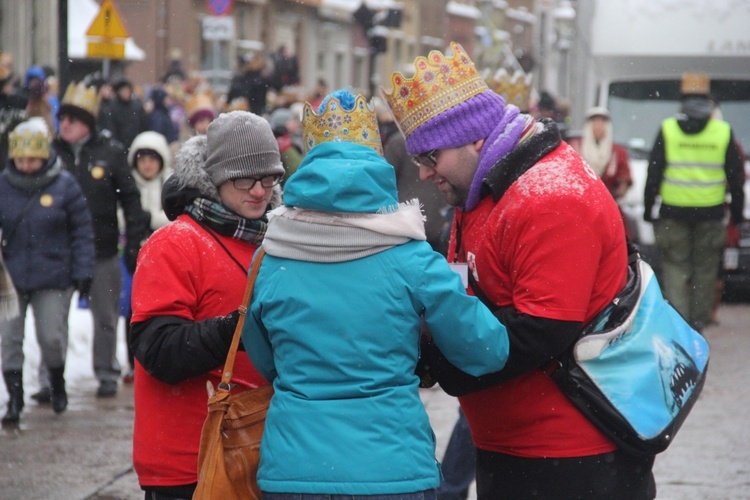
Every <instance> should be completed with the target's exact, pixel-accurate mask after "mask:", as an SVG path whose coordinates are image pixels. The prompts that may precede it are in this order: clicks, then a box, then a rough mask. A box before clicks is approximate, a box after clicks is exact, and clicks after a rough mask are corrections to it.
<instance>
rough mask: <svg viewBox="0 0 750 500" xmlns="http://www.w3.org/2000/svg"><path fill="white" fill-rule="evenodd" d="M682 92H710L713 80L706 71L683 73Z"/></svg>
mask: <svg viewBox="0 0 750 500" xmlns="http://www.w3.org/2000/svg"><path fill="white" fill-rule="evenodd" d="M680 92H681V93H683V94H709V93H710V92H711V81H710V80H709V79H708V75H707V74H705V73H685V74H683V75H682V82H681V84H680Z"/></svg>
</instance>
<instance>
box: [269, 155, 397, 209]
mask: <svg viewBox="0 0 750 500" xmlns="http://www.w3.org/2000/svg"><path fill="white" fill-rule="evenodd" d="M284 205H287V206H290V207H297V208H304V209H309V210H320V211H324V212H350V213H371V214H374V213H386V212H391V211H395V210H397V209H398V192H397V190H396V173H395V171H394V169H393V167H392V166H391V165H390V164H389V163H388V162H386V160H385V159H384V158H383V157H382V156H380V155H378V154H377V153H376V152H375V150H373V149H372V148H369V147H367V146H363V145H360V144H353V143H345V142H325V143H322V144H319V145H317V146H316V147H314V148H313V149H312V150H311V151H310V152H309V153H308V154H307V155H306V156H305V159H304V160H303V161H302V163H301V164H300V166H299V168H298V169H297V171H296V172H295V173H294V174H293V175H292V176H291V177H290V178H289V180H287V182H286V184H284Z"/></svg>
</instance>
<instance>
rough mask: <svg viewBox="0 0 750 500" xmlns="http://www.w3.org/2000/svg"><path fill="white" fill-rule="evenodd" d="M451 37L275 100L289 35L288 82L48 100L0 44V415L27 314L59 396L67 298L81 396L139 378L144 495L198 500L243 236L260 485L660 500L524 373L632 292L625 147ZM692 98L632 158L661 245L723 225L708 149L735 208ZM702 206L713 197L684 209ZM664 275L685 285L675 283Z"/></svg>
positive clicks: (643, 476) (723, 159)
mask: <svg viewBox="0 0 750 500" xmlns="http://www.w3.org/2000/svg"><path fill="white" fill-rule="evenodd" d="M450 48H451V51H450V53H447V54H442V53H440V52H439V51H432V52H430V53H429V54H428V55H426V57H425V56H420V57H418V58H417V60H416V61H415V63H414V73H413V75H410V76H405V75H402V74H401V73H394V74H393V75H391V77H390V83H391V86H390V87H391V88H390V89H386V90H384V92H383V98H382V99H381V98H377V97H375V98H372V100H370V101H368V100H367V99H366V98H365V96H361V95H357V94H354V93H352V92H351V91H349V90H337V91H335V92H332V93H329V92H328V91H327V89H325V82H319V84H320V85H319V88H316V89H315V91H314V92H313V93H312V94H310V95H308V96H304V97H301V96H299V94H295V93H294V92H292V91H291V90H290V89H292V88H295V86H296V85H297V84H298V82H299V76H298V74H297V72H298V70H297V69H296V64H295V63H294V59H293V57H292V56H290V55H289V53H288V51H287V50H286V49H285V48H284V47H281V48H280V49H279V51H278V53H276V54H274V58H275V59H276V65H277V67H279V68H284V72H283V74H278V73H275V74H273V75H271V74H269V73H268V72H267V71H266V69H265V68H266V67H265V64H264V61H263V60H262V58H259V55H258V54H252V55H251V56H248V57H245V58H243V59H242V61H241V68H240V71H239V72H238V74H237V76H236V77H235V79H233V81H232V83H231V85H230V87H229V91H228V93H227V94H226V95H225V96H217V95H214V93H212V92H211V89H210V87H209V86H208V85H207V84H206V83H205V82H201V81H193V80H190V79H188V78H185V77H184V75H180V74H179V72H175V75H176V76H173V77H170V78H167V79H165V81H164V82H161V83H159V84H155V85H153V86H151V87H150V88H149V89H148V92H146V93H143V92H141V90H142V89H139V88H137V87H136V86H134V85H133V83H132V82H130V81H129V80H127V79H124V78H118V79H115V80H113V81H111V82H104V81H98V82H97V81H83V82H73V83H71V85H70V86H69V87H68V89H66V92H65V93H64V96H63V98H62V99H61V101H60V102H59V103H53V100H52V99H49V100H46V101H45V102H46V103H47V106H45V105H39V102H38V101H39V98H40V96H45V95H47V96H49V97H52V96H53V95H54V93H53V92H50V90H49V89H50V87H51V86H52V83H54V82H51V81H50V80H49V78H50V77H49V76H48V77H45V76H44V72H43V71H42V70H39V71H37V69H35V68H34V69H33V71H32V68H30V69H29V72H27V74H26V79H25V82H24V88H26V87H28V89H27V95H25V96H22V95H21V93H19V92H14V90H13V88H12V87H13V85H12V82H13V80H14V75H13V72H12V70H11V69H8V68H9V66H8V61H7V60H3V61H0V62H1V63H2V64H0V71H2V72H0V80H1V81H0V83H2V86H3V92H2V96H1V97H2V102H0V104H2V115H0V123H1V124H2V126H3V130H2V131H3V142H2V144H3V154H4V155H6V156H7V157H8V159H7V161H4V163H3V171H2V174H0V199H1V200H2V201H0V227H1V228H2V238H3V245H2V250H3V251H2V257H3V259H4V268H7V272H8V275H9V276H10V278H11V280H12V282H13V284H14V285H15V286H14V290H13V291H14V293H15V295H16V298H17V300H18V303H19V312H20V314H19V315H17V316H15V317H0V320H1V321H0V329H1V330H0V334H1V338H2V344H1V347H2V371H3V377H4V379H5V383H6V386H7V388H8V393H9V397H10V399H9V402H8V409H7V413H6V414H5V416H4V417H3V423H4V424H14V423H16V422H18V421H19V420H20V418H21V415H22V411H23V408H24V393H23V373H22V369H23V364H24V356H23V349H22V345H23V338H24V324H25V315H26V312H27V308H28V306H29V305H31V307H32V309H33V311H34V316H35V321H36V330H37V339H38V342H39V344H40V348H41V351H42V363H41V365H40V372H39V374H38V376H39V383H40V386H41V387H42V390H41V391H40V392H39V393H38V394H35V395H34V396H33V397H34V399H36V400H37V401H39V402H40V403H51V406H52V409H53V410H54V412H55V413H58V414H59V413H62V412H64V411H65V409H66V407H67V395H66V389H65V380H64V369H65V358H66V349H67V322H68V311H69V308H70V303H71V299H72V297H73V295H74V293H76V292H77V293H78V295H79V297H82V298H87V299H88V307H89V308H90V311H91V315H92V321H93V326H94V328H93V332H94V342H93V351H94V352H93V354H94V356H93V371H94V374H95V376H96V378H97V380H98V382H99V386H98V389H97V392H96V396H97V397H102V398H106V397H112V396H114V395H115V394H117V391H118V388H119V384H120V383H121V380H123V379H122V376H123V372H125V373H124V375H125V379H124V380H125V381H126V382H131V383H133V384H134V397H135V425H134V436H133V461H134V465H135V470H136V473H137V475H138V480H139V484H140V486H141V488H142V489H143V490H144V492H145V497H146V498H147V499H183V498H191V497H192V494H193V492H194V490H195V488H196V484H197V480H198V477H197V457H198V447H199V442H200V433H201V428H202V425H203V422H204V420H205V417H206V413H207V410H206V401H207V395H206V392H205V391H206V382H207V381H209V382H212V383H214V384H216V383H218V382H219V380H220V379H221V369H222V366H223V363H224V360H225V357H226V355H227V352H228V350H229V345H230V341H231V339H232V336H233V333H234V330H235V327H236V325H237V323H238V319H239V312H238V307H239V305H240V303H241V300H242V294H243V291H244V284H245V280H246V277H247V274H248V269H249V268H250V266H251V263H252V260H253V256H254V255H257V250H258V249H259V248H260V247H261V246H262V247H263V248H264V250H265V254H266V256H265V257H264V261H263V263H262V266H261V268H260V273H259V275H258V280H257V284H256V288H255V293H254V295H253V297H252V300H251V302H250V304H247V306H248V312H247V320H246V322H245V325H244V330H243V332H242V337H243V349H244V350H245V351H246V355H244V354H243V355H240V356H239V357H238V358H237V364H236V365H235V372H234V373H233V381H234V384H233V387H232V390H233V391H235V392H238V391H243V390H247V389H250V388H255V387H259V386H262V385H267V384H271V385H272V386H273V387H274V390H275V394H274V397H273V399H272V401H271V406H270V409H269V412H268V417H267V422H266V429H265V434H264V438H263V441H262V452H261V463H260V468H259V471H258V483H259V485H260V488H261V489H262V490H263V494H264V498H269V499H278V500H281V499H286V498H290V495H292V494H293V495H294V498H302V499H307V498H317V495H323V494H324V495H331V498H339V497H338V495H342V496H343V495H347V496H348V497H351V496H356V497H359V496H368V495H377V496H378V498H387V499H391V498H393V499H395V498H401V499H414V500H416V499H434V498H440V499H451V498H466V495H467V490H468V486H469V484H470V483H471V481H473V480H474V479H476V485H477V493H478V496H479V498H480V499H490V498H491V499H497V498H531V497H534V496H538V497H540V498H628V499H633V498H637V499H650V498H654V497H655V494H656V491H655V482H654V477H653V474H652V467H653V462H654V456H653V455H650V456H632V455H630V454H628V453H625V452H624V451H622V450H620V449H618V447H617V446H616V445H615V444H614V443H613V442H612V441H611V440H610V439H609V438H608V437H607V436H606V435H605V434H603V433H602V432H601V431H600V430H599V429H598V428H596V427H595V426H594V425H593V424H592V423H591V422H590V421H589V420H588V419H587V418H586V417H585V416H584V415H583V414H582V413H581V412H580V411H579V410H578V409H577V408H576V407H575V406H574V405H573V404H572V403H571V401H570V400H568V398H567V397H566V396H565V395H564V394H563V393H562V392H561V390H560V389H559V388H558V387H557V386H556V385H555V383H554V382H553V381H552V380H551V379H550V378H549V377H548V376H547V375H546V373H545V372H544V370H543V368H544V367H545V366H546V365H547V363H549V361H550V360H551V359H555V358H557V357H558V356H560V354H561V353H562V352H563V351H564V350H565V349H566V348H567V347H568V346H569V345H571V344H572V342H573V341H574V340H575V338H576V336H577V335H578V333H579V332H580V330H581V328H582V326H583V325H585V324H586V323H587V322H588V321H589V320H590V319H591V318H592V317H594V316H595V315H596V314H597V313H598V312H599V311H600V310H602V309H603V308H604V307H605V306H606V305H607V304H608V303H609V302H610V301H611V300H612V298H613V297H614V296H615V295H616V294H617V293H618V292H619V291H620V289H621V288H622V287H623V286H624V284H625V282H626V279H627V258H628V257H627V238H628V230H627V227H626V224H625V222H624V219H623V217H622V214H621V212H620V210H619V207H618V204H617V200H618V199H619V198H621V197H622V196H623V195H624V193H625V192H626V191H627V189H629V188H630V186H631V185H632V179H631V177H630V171H629V167H628V157H627V152H626V151H625V149H624V148H622V147H620V146H618V145H616V144H614V142H613V139H612V126H613V124H612V123H611V122H610V116H609V113H608V111H607V110H606V109H605V108H592V109H591V110H590V111H589V112H588V114H587V117H586V126H585V129H584V131H583V134H582V136H581V137H580V138H572V137H570V138H569V137H565V136H564V132H565V129H566V126H565V123H566V122H565V120H564V118H561V115H560V113H559V112H560V106H558V105H556V104H554V103H552V102H551V101H550V100H551V96H549V95H548V94H545V95H543V96H542V97H543V98H542V99H540V100H539V101H540V102H538V103H536V105H535V106H531V103H530V102H528V100H527V101H526V102H524V103H521V104H519V105H513V104H510V103H509V102H506V98H507V96H503V95H501V94H499V93H498V92H496V91H495V90H493V89H492V88H491V87H490V86H489V85H488V83H487V82H486V81H485V80H484V79H483V78H482V77H481V75H480V73H479V72H478V71H477V69H476V68H475V66H474V63H473V62H472V61H471V59H470V58H469V56H468V55H467V54H466V53H465V51H464V50H463V48H462V47H461V46H460V45H459V44H457V43H451V47H450ZM11 63H12V61H11ZM446 96H447V97H446ZM34 99H35V100H36V101H35V103H34V105H33V106H32V104H31V103H32V100H34ZM707 99H708V96H707V95H704V94H703V93H700V94H696V92H693V93H689V94H687V97H686V100H685V101H684V107H683V108H684V109H683V110H682V113H683V114H684V115H686V116H687V118H683V119H680V120H676V121H674V122H672V121H669V120H668V121H666V122H665V124H664V126H663V128H662V130H661V131H660V135H659V138H658V139H657V147H656V148H655V151H654V153H653V154H652V158H651V166H650V169H649V182H648V183H647V193H646V194H647V196H646V201H647V206H646V208H647V213H646V214H645V217H646V218H647V219H648V218H651V219H652V220H653V218H654V215H653V214H651V213H650V209H651V205H652V202H653V199H654V198H655V197H656V196H657V194H658V195H659V196H661V198H662V201H663V204H662V209H661V210H662V212H661V216H662V218H663V219H665V220H669V221H670V224H669V225H668V226H667V225H666V224H664V225H663V227H662V228H661V229H659V231H657V238H658V239H660V240H662V241H666V240H667V239H668V238H671V239H670V241H672V240H674V241H677V240H675V238H677V236H676V235H675V234H674V233H675V231H677V230H678V229H680V230H682V229H681V228H682V225H683V224H684V225H685V226H686V229H685V230H684V231H683V232H687V231H688V229H687V228H690V230H694V229H695V230H697V228H694V227H693V226H694V225H695V224H696V223H695V221H694V220H692V219H696V218H697V219H698V220H699V222H700V224H699V225H700V227H703V226H706V227H710V229H711V231H713V232H712V233H711V236H710V238H709V237H707V239H710V240H711V243H712V244H714V243H716V241H718V240H719V239H720V234H719V233H720V232H721V228H720V227H718V226H719V224H717V223H716V219H717V217H716V215H717V214H718V213H719V211H720V209H719V208H717V207H721V210H723V203H724V201H723V200H724V194H725V191H724V190H719V189H718V188H717V187H716V186H715V184H716V183H715V182H712V181H713V180H715V179H714V178H713V177H711V178H710V179H708V178H707V177H706V176H708V175H714V174H716V172H715V171H716V170H717V169H716V168H713V167H714V166H716V165H720V166H721V167H722V168H721V169H720V170H721V172H726V173H724V174H722V175H724V177H722V179H727V180H728V181H729V186H730V190H731V192H732V200H733V202H732V207H731V208H732V215H733V217H735V219H738V220H741V217H742V215H741V210H739V207H741V206H742V203H743V201H744V200H743V198H742V195H741V190H740V191H737V186H736V183H737V182H738V179H739V177H738V175H739V174H737V172H736V168H737V164H736V162H735V152H736V149H735V148H733V146H732V145H733V141H732V135H731V129H730V128H729V127H728V125H726V126H725V124H724V122H721V121H719V120H715V119H713V118H710V111H711V110H710V109H709V108H710V106H708V104H707V102H706V101H707ZM305 101H306V102H305ZM548 107H552V108H553V109H552V111H553V113H552V114H548V115H545V114H544V113H545V112H546V111H545V110H546V109H547V108H548ZM532 113H533V114H532ZM699 125H700V126H699ZM706 127H709V132H710V133H709V132H705V130H706ZM692 135H695V136H696V137H695V138H694V139H695V140H698V141H703V142H706V141H708V142H711V141H713V142H711V143H712V144H713V143H717V144H720V145H721V146H722V148H720V149H721V150H720V152H718V153H716V154H715V155H713V156H711V157H707V156H706V157H701V158H699V160H700V161H702V162H703V163H705V165H706V169H705V174H706V176H704V178H702V179H703V181H705V182H704V185H702V187H701V189H703V190H702V191H700V192H699V193H693V192H690V193H682V192H679V191H675V189H673V187H670V179H676V181H675V182H674V185H675V186H679V185H680V182H678V181H680V180H683V181H684V179H678V177H679V176H680V175H681V174H680V173H679V172H678V170H679V169H678V166H679V164H680V162H685V161H690V159H689V158H688V156H687V153H686V152H685V151H681V150H680V147H679V146H675V145H674V143H673V141H674V140H675V139H679V138H682V139H684V136H688V137H690V136H692ZM708 142H706V143H708ZM701 144H702V143H701ZM716 175H718V174H716ZM665 179H666V181H665V182H662V181H663V180H665ZM683 184H684V183H683ZM659 189H661V191H659ZM696 197H697V198H699V199H709V198H710V200H713V201H715V203H713V202H711V203H708V205H706V204H704V205H701V208H700V209H698V210H689V209H688V207H692V205H690V204H689V202H694V201H695V199H696ZM735 197H736V198H737V199H736V200H735ZM686 203H687V204H686ZM722 213H723V212H722ZM672 219H675V220H674V221H673V220H672ZM683 219H685V221H684V222H680V221H682V220H683ZM701 224H702V225H701ZM714 233H715V234H714ZM681 234H682V233H681ZM51 242H54V243H51ZM661 246H664V247H665V250H666V249H667V248H666V243H662V244H661ZM670 246H671V247H674V248H673V249H674V250H677V249H678V248H677V247H680V248H682V246H684V245H682V244H681V243H680V244H676V243H672V244H670ZM706 251H707V252H708V251H710V250H706ZM670 259H672V260H674V259H677V257H671V256H670V257H669V258H668V260H667V262H670ZM673 266H674V267H673V268H670V269H668V271H669V273H671V274H669V275H668V276H669V278H668V279H667V280H666V287H667V293H668V294H674V295H673V296H674V297H678V296H679V295H678V294H679V293H682V292H681V291H680V290H681V289H682V288H684V287H685V286H686V284H685V282H684V279H683V278H684V275H685V272H683V271H681V270H680V269H681V268H677V263H674V264H673ZM714 267H715V268H718V266H714ZM714 270H715V269H714ZM696 276H697V275H696ZM131 279H132V283H131V285H130V286H123V283H124V282H125V283H126V284H127V283H129V282H130V280H131ZM697 279H698V278H697V277H696V278H693V280H694V281H695V280H697ZM0 283H2V281H0ZM706 286H707V285H706ZM681 287H682V288H681ZM125 290H127V293H129V294H132V296H130V295H126V298H125V307H124V308H123V304H122V295H123V293H125V292H124V291H125ZM4 296H5V295H3V297H4ZM691 300H692V301H693V302H694V301H695V299H689V298H686V299H685V301H686V303H685V305H684V306H683V305H681V304H680V303H679V302H676V306H677V307H678V308H680V307H685V308H688V306H689V303H692V302H690V301H691ZM704 309H705V308H704ZM0 310H2V309H0ZM121 315H123V316H125V317H126V324H127V325H128V326H127V343H128V348H129V351H128V352H129V356H128V357H129V360H128V361H129V365H130V366H129V367H126V368H125V369H124V370H123V367H121V366H120V364H119V362H118V360H117V357H116V355H115V351H116V339H117V334H116V331H117V325H118V319H119V316H121ZM704 317H705V311H704V310H703V309H701V310H700V312H696V313H695V319H694V322H695V323H696V324H697V325H699V326H700V322H701V321H703V319H704ZM435 383H438V384H439V385H440V387H441V388H442V389H443V390H445V391H446V392H448V393H449V394H451V395H454V396H456V397H458V398H459V402H460V406H461V411H460V413H459V420H458V422H457V424H456V428H455V430H454V434H453V436H452V438H451V445H449V449H448V452H447V454H446V457H445V462H444V469H443V470H442V471H441V468H440V465H439V464H438V462H437V461H436V460H435V456H434V455H435V443H434V437H433V434H432V432H431V429H430V426H429V421H428V419H427V415H426V412H425V410H424V408H423V406H422V404H421V401H420V398H419V390H420V388H424V387H430V386H432V385H434V384H435ZM176 422H178V425H175V423H176ZM374 465H376V466H374ZM441 483H442V485H441Z"/></svg>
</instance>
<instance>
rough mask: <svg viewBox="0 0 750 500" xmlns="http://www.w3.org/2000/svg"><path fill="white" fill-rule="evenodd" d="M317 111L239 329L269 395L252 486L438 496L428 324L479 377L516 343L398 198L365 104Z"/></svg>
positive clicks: (338, 100) (275, 490)
mask: <svg viewBox="0 0 750 500" xmlns="http://www.w3.org/2000/svg"><path fill="white" fill-rule="evenodd" d="M320 112H321V114H320V115H316V114H315V113H313V111H312V109H311V108H310V106H309V104H308V105H307V106H306V108H305V111H304V116H303V124H304V138H305V142H306V145H307V147H308V149H309V153H308V155H307V156H306V157H305V160H304V161H303V163H302V164H301V165H300V167H299V169H298V170H297V172H296V173H295V174H294V175H293V176H292V177H291V178H290V179H289V180H288V181H287V183H286V185H285V190H284V206H282V207H279V208H278V209H277V210H275V211H273V212H271V213H270V215H269V225H268V231H267V233H266V237H265V240H264V243H263V246H264V248H265V249H266V256H265V258H264V260H263V264H262V266H261V269H260V274H259V277H258V279H257V283H256V287H255V292H254V295H253V298H252V300H251V304H250V308H249V312H248V318H247V321H246V322H245V326H244V330H243V332H242V340H243V342H244V346H245V348H246V350H247V353H248V355H249V356H250V359H251V361H252V362H253V364H254V365H255V367H256V368H257V369H258V371H259V372H260V373H261V374H262V375H263V376H264V377H266V378H267V379H268V380H269V381H270V382H271V383H273V387H274V390H275V394H274V396H273V399H272V401H271V406H270V409H269V411H268V416H267V420H266V427H265V432H264V435H263V441H262V445H261V463H260V469H259V471H258V483H259V486H260V488H261V490H262V491H263V492H264V499H265V498H269V499H274V498H287V497H286V496H285V495H284V494H291V493H295V494H297V496H294V498H300V496H299V495H300V494H302V495H303V496H302V498H304V495H312V494H318V495H319V494H329V495H356V496H360V495H387V496H388V495H394V498H407V499H412V498H413V499H417V498H434V495H435V492H434V490H435V488H437V487H438V485H439V483H440V476H441V474H440V469H439V464H438V463H437V461H436V459H435V437H434V434H433V432H432V429H431V428H430V423H429V420H428V416H427V412H426V411H425V409H424V406H423V405H422V401H421V399H420V396H419V383H420V381H419V377H418V376H417V375H416V374H415V367H416V365H417V360H418V357H419V339H420V322H421V318H424V322H425V323H426V325H427V327H428V328H429V330H430V332H431V335H432V338H433V341H434V342H435V343H436V344H437V345H438V346H439V347H440V349H441V350H442V351H443V352H444V353H445V355H446V357H447V358H448V359H449V360H450V361H451V362H452V363H453V364H455V365H456V366H458V367H460V368H461V369H462V370H464V371H465V372H467V373H470V374H472V375H477V376H478V375H483V374H486V373H490V372H495V371H498V370H500V369H502V367H503V366H504V364H505V361H506V359H507V356H508V337H507V333H506V330H505V327H504V326H503V325H502V324H500V323H499V322H498V320H497V319H496V318H495V317H494V316H493V315H492V313H491V312H490V311H489V310H488V309H486V308H485V307H484V306H483V305H482V304H481V303H480V301H479V300H477V299H476V298H474V297H470V296H467V295H466V293H465V290H464V285H463V284H462V281H461V278H460V277H459V274H457V273H455V272H453V271H452V270H451V269H450V267H449V266H448V264H447V262H446V261H445V259H444V258H443V257H442V256H441V255H439V254H438V253H436V252H433V251H432V249H431V247H430V245H429V244H428V243H427V242H426V241H425V233H424V222H423V216H422V213H421V210H420V208H419V203H418V201H417V200H414V201H413V202H411V203H406V204H399V202H398V196H397V192H396V177H395V173H394V170H393V167H392V166H391V165H389V164H388V163H387V162H386V161H385V160H384V159H383V157H382V156H381V154H380V153H381V145H380V138H379V135H378V132H377V121H376V119H375V115H374V112H373V110H372V108H371V107H370V106H369V105H368V104H366V103H365V100H364V98H362V97H361V96H357V97H356V99H355V97H354V96H352V95H351V94H350V93H349V92H347V91H338V92H336V93H334V94H333V95H332V96H329V98H327V99H326V100H325V101H324V102H323V104H321V108H320ZM275 494H278V496H276V495H275ZM396 495H397V496H396ZM378 498H380V497H378ZM386 498H387V497H386Z"/></svg>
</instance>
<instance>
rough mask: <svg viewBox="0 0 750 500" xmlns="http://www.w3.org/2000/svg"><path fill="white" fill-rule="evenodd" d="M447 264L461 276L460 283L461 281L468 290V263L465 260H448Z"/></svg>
mask: <svg viewBox="0 0 750 500" xmlns="http://www.w3.org/2000/svg"><path fill="white" fill-rule="evenodd" d="M448 265H449V266H451V269H452V270H453V272H455V273H458V275H459V276H461V283H463V285H464V288H466V289H467V290H468V288H469V265H468V264H467V263H466V262H450V263H448Z"/></svg>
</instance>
